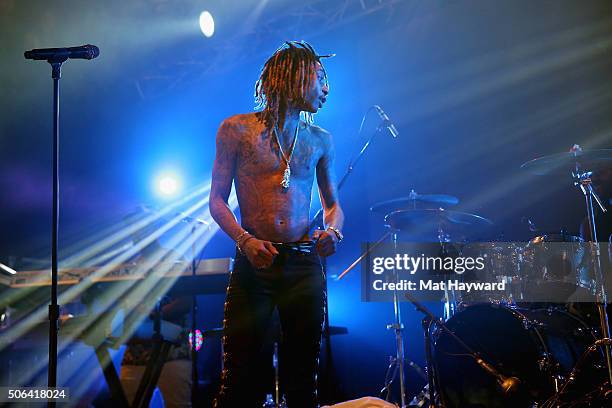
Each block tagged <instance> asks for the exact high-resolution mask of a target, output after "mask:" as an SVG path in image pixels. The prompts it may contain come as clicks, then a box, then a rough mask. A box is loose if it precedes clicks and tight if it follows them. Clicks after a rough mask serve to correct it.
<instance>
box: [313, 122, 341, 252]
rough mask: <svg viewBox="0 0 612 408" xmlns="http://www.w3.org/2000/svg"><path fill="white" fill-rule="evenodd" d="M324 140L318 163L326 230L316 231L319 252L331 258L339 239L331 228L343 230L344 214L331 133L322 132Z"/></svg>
mask: <svg viewBox="0 0 612 408" xmlns="http://www.w3.org/2000/svg"><path fill="white" fill-rule="evenodd" d="M321 138H322V140H323V146H324V150H323V154H322V156H321V158H320V159H319V162H318V163H317V184H318V186H319V196H320V197H321V204H322V205H323V221H324V223H325V227H326V230H325V231H322V232H317V231H315V236H314V237H315V239H318V242H317V250H318V252H319V254H320V255H322V256H329V255H332V254H333V253H334V252H336V245H337V244H338V237H337V236H336V234H335V233H334V232H333V231H332V230H330V229H329V228H331V227H333V228H335V229H338V230H342V227H343V225H344V212H343V211H342V207H340V201H339V200H338V186H337V184H336V172H335V170H334V164H335V155H336V154H335V149H334V143H333V140H332V137H331V135H330V134H329V133H327V132H325V131H323V130H321Z"/></svg>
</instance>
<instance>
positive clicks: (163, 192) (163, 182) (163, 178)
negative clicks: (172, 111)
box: [155, 173, 181, 198]
mask: <svg viewBox="0 0 612 408" xmlns="http://www.w3.org/2000/svg"><path fill="white" fill-rule="evenodd" d="M180 189H181V182H180V180H179V177H178V176H177V175H176V174H172V173H163V174H160V175H159V176H158V177H157V178H156V180H155V191H156V192H157V194H158V195H159V196H161V197H164V198H170V197H175V196H176V195H177V194H178V193H179V192H180Z"/></svg>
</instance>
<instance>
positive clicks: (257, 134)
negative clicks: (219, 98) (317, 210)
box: [222, 114, 330, 242]
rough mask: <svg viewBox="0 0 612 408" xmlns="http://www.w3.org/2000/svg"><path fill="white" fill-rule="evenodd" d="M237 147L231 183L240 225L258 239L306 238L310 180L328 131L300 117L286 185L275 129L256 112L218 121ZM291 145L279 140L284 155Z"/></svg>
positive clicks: (296, 239)
mask: <svg viewBox="0 0 612 408" xmlns="http://www.w3.org/2000/svg"><path fill="white" fill-rule="evenodd" d="M222 126H223V127H224V128H225V129H224V132H226V133H228V134H227V135H226V136H227V140H228V142H227V143H230V144H233V146H228V147H231V148H233V149H232V150H233V151H234V152H235V156H234V158H235V167H234V185H235V187H236V194H237V196H238V204H239V207H240V216H241V220H242V226H243V228H244V229H246V230H247V231H249V232H250V233H251V234H253V235H255V236H256V237H258V238H260V239H265V240H269V241H273V242H290V241H299V240H303V239H307V236H308V226H309V212H310V203H311V193H312V185H313V181H314V177H315V172H316V168H317V164H318V162H319V160H320V159H321V157H322V156H323V155H324V153H325V149H326V146H327V145H328V143H329V142H328V140H326V138H329V137H330V135H329V134H328V133H327V132H325V131H324V130H323V129H321V128H319V127H317V126H305V124H304V123H303V122H300V130H299V134H298V140H297V143H296V146H295V150H294V153H293V156H292V158H291V179H290V180H291V181H290V185H289V188H287V189H285V188H283V187H282V186H281V181H282V179H283V172H284V170H285V162H284V160H283V159H282V157H281V154H280V151H279V147H278V143H277V141H276V138H275V137H274V135H273V133H272V132H271V131H270V130H269V129H267V128H266V126H265V125H264V123H263V122H262V121H261V120H259V117H258V114H243V115H236V116H232V117H230V118H228V119H227V120H226V121H225V122H224V124H223V125H222ZM288 150H289V146H286V147H285V145H283V151H284V152H285V154H286V155H288Z"/></svg>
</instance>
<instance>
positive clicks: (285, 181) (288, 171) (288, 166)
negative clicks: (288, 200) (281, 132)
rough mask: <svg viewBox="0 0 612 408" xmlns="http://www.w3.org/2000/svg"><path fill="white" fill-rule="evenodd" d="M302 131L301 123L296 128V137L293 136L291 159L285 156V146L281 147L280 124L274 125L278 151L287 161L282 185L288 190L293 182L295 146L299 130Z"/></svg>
mask: <svg viewBox="0 0 612 408" xmlns="http://www.w3.org/2000/svg"><path fill="white" fill-rule="evenodd" d="M299 129H300V123H299V122H298V124H297V125H296V127H295V135H294V136H293V143H292V144H291V151H290V152H289V157H287V156H285V152H283V146H282V145H281V142H280V138H279V137H278V124H275V125H274V138H275V139H276V143H278V149H279V150H280V154H281V157H282V158H283V160H284V161H285V171H284V172H283V179H282V180H281V183H280V185H281V186H282V187H283V188H284V189H285V190H286V189H288V188H289V183H290V181H291V164H290V163H291V158H292V157H293V151H294V150H295V145H296V144H297V138H298V130H299Z"/></svg>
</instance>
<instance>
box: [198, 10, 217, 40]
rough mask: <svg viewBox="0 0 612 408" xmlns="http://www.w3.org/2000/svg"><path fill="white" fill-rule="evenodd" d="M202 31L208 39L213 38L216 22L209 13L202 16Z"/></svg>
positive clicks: (206, 12) (204, 12) (203, 13)
mask: <svg viewBox="0 0 612 408" xmlns="http://www.w3.org/2000/svg"><path fill="white" fill-rule="evenodd" d="M200 30H202V34H204V36H205V37H207V38H210V37H212V36H213V34H214V33H215V20H214V19H213V16H212V14H210V13H209V12H208V11H203V12H202V14H200Z"/></svg>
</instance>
